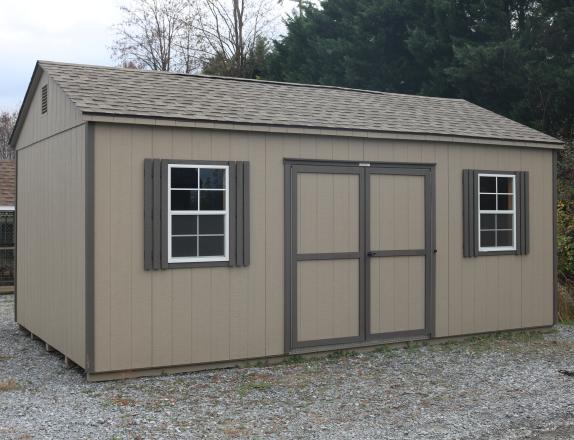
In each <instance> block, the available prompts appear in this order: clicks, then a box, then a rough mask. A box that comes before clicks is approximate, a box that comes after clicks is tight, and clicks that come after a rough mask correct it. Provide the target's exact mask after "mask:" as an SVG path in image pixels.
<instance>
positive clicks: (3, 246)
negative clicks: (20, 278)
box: [0, 211, 15, 292]
mask: <svg viewBox="0 0 574 440" xmlns="http://www.w3.org/2000/svg"><path fill="white" fill-rule="evenodd" d="M14 242H15V237H14V211H0V292H10V291H12V290H13V289H14V251H15V243H14Z"/></svg>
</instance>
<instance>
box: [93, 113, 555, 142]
mask: <svg viewBox="0 0 574 440" xmlns="http://www.w3.org/2000/svg"><path fill="white" fill-rule="evenodd" d="M83 115H84V119H85V120H91V121H95V122H107V123H115V124H140V125H159V126H172V127H195V128H204V129H220V130H235V131H259V132H273V133H286V134H298V133H299V134H314V135H327V136H348V137H362V138H373V139H377V138H378V139H394V140H400V139H404V140H425V141H431V142H449V143H466V144H474V145H480V144H482V145H500V146H510V147H529V148H544V149H557V150H562V149H564V146H563V145H564V142H562V141H560V140H558V139H556V140H555V142H552V141H548V142H546V141H534V140H521V139H501V138H494V137H491V138H486V137H471V136H462V135H452V134H440V133H424V132H420V133H414V132H399V131H382V130H381V131H375V130H363V129H352V128H341V127H320V126H310V125H309V126H308V125H292V124H265V123H257V124H254V123H245V122H235V121H221V120H211V119H190V118H162V117H159V116H147V115H133V114H121V113H103V112H87V111H84V112H83Z"/></svg>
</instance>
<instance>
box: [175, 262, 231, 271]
mask: <svg viewBox="0 0 574 440" xmlns="http://www.w3.org/2000/svg"><path fill="white" fill-rule="evenodd" d="M192 267H231V262H230V261H194V262H185V263H168V264H167V268H168V269H189V268H192Z"/></svg>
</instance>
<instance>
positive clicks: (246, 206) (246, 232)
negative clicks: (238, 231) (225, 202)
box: [243, 161, 251, 266]
mask: <svg viewBox="0 0 574 440" xmlns="http://www.w3.org/2000/svg"><path fill="white" fill-rule="evenodd" d="M249 168H250V166H249V162H247V161H244V162H243V265H244V266H249V263H250V262H251V204H250V200H251V197H250V194H251V187H250V179H249V174H250V173H249Z"/></svg>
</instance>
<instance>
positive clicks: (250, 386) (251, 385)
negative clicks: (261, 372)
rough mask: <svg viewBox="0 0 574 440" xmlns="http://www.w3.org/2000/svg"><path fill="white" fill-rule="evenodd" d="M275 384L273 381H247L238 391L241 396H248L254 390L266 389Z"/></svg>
mask: <svg viewBox="0 0 574 440" xmlns="http://www.w3.org/2000/svg"><path fill="white" fill-rule="evenodd" d="M272 386H273V384H272V383H271V382H263V381H257V382H247V383H244V384H242V385H241V386H240V387H239V390H238V393H239V395H240V396H241V397H245V396H247V394H249V393H250V392H252V391H266V390H268V389H270V388H271V387H272Z"/></svg>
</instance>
